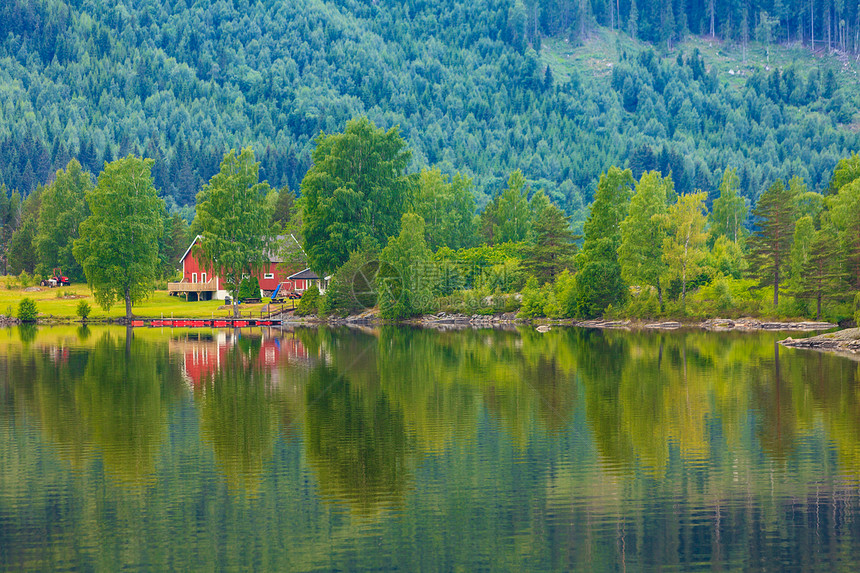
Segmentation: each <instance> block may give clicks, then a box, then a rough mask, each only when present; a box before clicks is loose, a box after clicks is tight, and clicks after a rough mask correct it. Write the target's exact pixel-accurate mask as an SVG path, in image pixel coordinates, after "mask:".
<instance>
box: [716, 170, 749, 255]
mask: <svg viewBox="0 0 860 573" xmlns="http://www.w3.org/2000/svg"><path fill="white" fill-rule="evenodd" d="M739 190H740V178H739V177H738V174H737V170H735V169H728V168H727V169H726V171H725V172H724V173H723V180H722V182H721V183H720V196H719V197H718V198H717V199H715V200H714V208H713V212H712V213H711V217H710V222H711V237H713V239H714V240H716V238H717V237H719V236H720V235H725V236H727V237H728V238H729V239H731V240H732V241H734V242H735V243H737V242H738V241H739V240H740V239H741V238H743V236H744V233H745V231H746V229H745V228H744V223H745V222H746V220H747V215H748V212H749V210H748V208H747V204H746V200H745V199H744V198H743V197H742V196H741V195H740V193H739Z"/></svg>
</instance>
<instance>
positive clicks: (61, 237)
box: [36, 159, 93, 280]
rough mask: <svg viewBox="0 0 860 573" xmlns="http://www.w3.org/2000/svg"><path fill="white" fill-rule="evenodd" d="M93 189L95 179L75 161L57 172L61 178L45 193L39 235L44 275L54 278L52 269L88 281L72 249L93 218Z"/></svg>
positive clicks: (41, 264) (37, 248) (38, 250)
mask: <svg viewBox="0 0 860 573" xmlns="http://www.w3.org/2000/svg"><path fill="white" fill-rule="evenodd" d="M92 187H93V183H92V177H91V175H90V174H89V173H87V172H86V171H84V170H83V169H81V164H80V163H78V161H77V160H76V159H72V160H71V161H69V164H68V165H67V166H66V169H65V171H63V170H60V171H57V178H56V179H55V180H54V182H53V183H51V184H50V185H48V186H47V187H45V189H44V190H43V191H42V202H41V206H40V208H39V230H38V232H37V233H36V252H37V253H38V256H39V265H38V268H39V272H40V273H41V274H43V275H48V274H49V273H50V274H52V269H54V268H55V267H60V268H62V271H63V272H62V274H64V275H66V276H68V277H69V278H71V279H72V280H81V279H83V278H84V273H83V269H82V268H81V266H80V264H78V262H77V261H76V260H75V257H74V254H73V253H72V247H73V244H74V241H75V239H77V238H78V226H79V225H80V224H81V222H82V221H83V220H84V219H86V218H87V216H88V215H89V209H88V208H87V201H86V194H87V192H88V191H89V190H90V189H92Z"/></svg>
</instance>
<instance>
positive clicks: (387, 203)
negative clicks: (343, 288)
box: [301, 118, 414, 274]
mask: <svg viewBox="0 0 860 573" xmlns="http://www.w3.org/2000/svg"><path fill="white" fill-rule="evenodd" d="M316 143H317V147H316V149H315V150H314V152H313V166H312V167H311V168H310V170H309V171H308V173H307V175H306V176H305V178H304V179H303V180H302V187H301V188H302V196H303V201H304V203H303V207H304V212H303V214H302V216H303V225H304V228H303V235H304V244H305V251H306V252H307V254H308V260H309V262H310V265H311V268H313V269H315V270H316V271H317V272H320V273H326V274H327V273H331V272H333V271H334V270H336V269H337V268H338V267H340V266H341V265H343V263H345V262H346V260H347V259H348V258H349V254H350V253H351V252H352V251H355V250H357V249H358V248H359V247H360V246H361V244H362V242H363V241H364V240H365V238H366V237H369V238H371V239H373V240H375V241H377V242H378V243H379V244H380V245H383V244H385V243H386V242H387V240H388V237H390V236H393V235H394V234H396V232H397V229H398V228H399V225H400V218H401V216H402V215H403V213H404V212H405V211H406V208H407V200H408V198H409V194H410V192H411V189H412V186H413V184H414V181H413V179H414V178H413V177H411V176H409V175H407V174H406V166H407V165H408V164H409V159H410V157H411V151H410V150H409V149H408V148H407V146H406V142H405V141H404V140H403V138H402V137H401V136H400V132H399V130H398V129H397V128H392V129H390V130H388V131H384V130H382V129H377V128H376V126H375V125H373V123H371V122H370V121H369V120H368V119H367V118H360V119H358V120H354V121H350V122H349V123H347V126H346V130H345V131H344V132H343V133H337V134H325V133H323V134H320V136H319V137H318V138H317V140H316Z"/></svg>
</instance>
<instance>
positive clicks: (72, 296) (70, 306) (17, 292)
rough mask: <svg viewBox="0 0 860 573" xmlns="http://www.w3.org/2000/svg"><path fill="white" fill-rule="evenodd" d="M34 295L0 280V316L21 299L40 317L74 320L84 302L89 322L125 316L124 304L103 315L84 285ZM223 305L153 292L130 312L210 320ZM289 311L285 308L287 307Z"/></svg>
mask: <svg viewBox="0 0 860 573" xmlns="http://www.w3.org/2000/svg"><path fill="white" fill-rule="evenodd" d="M39 288H40V289H41V290H40V291H38V292H25V291H24V289H23V288H22V287H20V286H19V285H17V284H15V279H14V278H10V277H0V314H6V315H8V314H13V315H14V314H17V310H18V303H19V302H20V301H21V299H22V298H24V297H29V298H31V299H33V300H34V301H35V302H36V308H37V309H38V311H39V316H40V317H45V318H47V317H55V318H56V317H60V318H77V307H78V304H79V303H80V301H81V300H85V301H86V302H87V303H88V304H89V305H90V308H91V309H92V311H91V313H90V320H99V319H103V318H117V317H121V316H125V304H122V303H120V304H116V305H114V306H113V307H111V308H110V310H107V311H105V310H104V309H102V308H101V307H100V306H99V305H98V304H96V302H95V300H93V296H92V293H91V292H90V290H89V288H87V286H86V285H84V284H74V285H72V286H69V287H60V288H45V287H39ZM222 304H223V301H218V300H212V301H203V302H185V299H184V298H181V297H178V296H169V295H168V294H167V291H155V292H154V293H152V295H151V296H150V297H149V298H148V299H147V300H145V301H144V302H142V303H140V304H138V305H135V306H134V307H133V308H132V312H133V313H134V314H135V316H140V317H152V318H159V317H162V316H164V317H170V316H174V317H176V318H210V317H212V316H228V315H229V314H230V312H231V311H230V309H227V308H223V309H222V308H220V307H221V305H222ZM265 307H266V305H265V304H255V305H241V306H240V307H239V308H240V310H241V311H242V314H245V315H247V313H248V312H251V313H253V314H255V315H259V313H260V310H261V309H264V308H265ZM287 307H289V305H287Z"/></svg>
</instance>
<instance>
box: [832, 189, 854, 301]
mask: <svg viewBox="0 0 860 573" xmlns="http://www.w3.org/2000/svg"><path fill="white" fill-rule="evenodd" d="M827 205H828V207H829V208H830V216H831V218H832V220H833V223H834V224H835V226H836V229H837V231H838V232H839V236H840V239H841V240H842V243H843V245H844V249H845V261H846V265H847V267H848V268H847V275H848V281H849V284H850V285H851V287H852V288H853V289H855V290H860V179H858V180H855V181H852V182H851V183H848V184H846V185H843V186H842V187H841V188H840V189H839V191H838V192H837V193H836V195H833V196H830V197H828V198H827Z"/></svg>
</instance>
